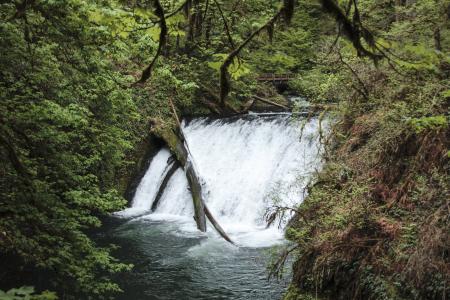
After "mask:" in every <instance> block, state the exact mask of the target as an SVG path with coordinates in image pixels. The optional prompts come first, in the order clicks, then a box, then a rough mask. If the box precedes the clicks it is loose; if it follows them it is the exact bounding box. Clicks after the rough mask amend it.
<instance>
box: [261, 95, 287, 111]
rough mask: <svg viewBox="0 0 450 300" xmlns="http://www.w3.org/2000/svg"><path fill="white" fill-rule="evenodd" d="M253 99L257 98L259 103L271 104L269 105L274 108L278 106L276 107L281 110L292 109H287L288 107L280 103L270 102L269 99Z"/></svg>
mask: <svg viewBox="0 0 450 300" xmlns="http://www.w3.org/2000/svg"><path fill="white" fill-rule="evenodd" d="M253 98H255V99H256V100H259V101H261V102H263V103H266V104H269V105H273V106H276V107H279V108H282V109H285V110H290V108H289V107H287V106H286V105H283V104H279V103H276V102H273V101H270V100H268V99H264V98H261V97H258V96H253Z"/></svg>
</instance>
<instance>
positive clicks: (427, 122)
mask: <svg viewBox="0 0 450 300" xmlns="http://www.w3.org/2000/svg"><path fill="white" fill-rule="evenodd" d="M409 124H410V125H411V126H412V127H413V129H414V130H415V131H416V132H417V133H421V132H422V131H424V130H438V129H441V128H447V127H448V125H449V120H448V117H447V116H444V115H440V116H432V117H422V118H414V119H411V120H410V121H409Z"/></svg>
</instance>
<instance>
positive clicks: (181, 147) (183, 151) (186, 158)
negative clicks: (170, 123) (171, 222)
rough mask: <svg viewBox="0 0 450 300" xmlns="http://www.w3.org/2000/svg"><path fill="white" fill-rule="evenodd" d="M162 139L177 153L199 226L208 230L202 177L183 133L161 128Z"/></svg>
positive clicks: (201, 229) (203, 230)
mask: <svg viewBox="0 0 450 300" xmlns="http://www.w3.org/2000/svg"><path fill="white" fill-rule="evenodd" d="M180 128H181V127H180ZM156 133H157V134H158V135H159V136H160V137H161V138H162V139H164V140H165V141H166V143H167V146H168V147H169V149H170V151H171V152H172V153H173V154H174V155H175V157H176V159H177V161H178V162H179V163H180V165H181V167H182V168H183V169H184V171H185V174H186V178H187V180H188V183H189V187H190V189H191V194H192V200H193V202H194V212H195V215H194V219H195V222H196V224H197V228H198V229H199V230H200V231H202V232H206V217H205V212H204V211H205V208H204V204H203V203H204V201H203V196H202V186H201V184H200V179H199V178H198V176H197V172H196V171H195V166H194V164H193V163H192V160H191V158H190V153H189V151H188V148H187V145H186V142H185V139H184V136H183V133H182V132H181V131H180V130H178V131H177V132H174V131H173V130H172V129H161V130H158V132H156Z"/></svg>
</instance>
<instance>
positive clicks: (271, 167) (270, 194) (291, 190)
mask: <svg viewBox="0 0 450 300" xmlns="http://www.w3.org/2000/svg"><path fill="white" fill-rule="evenodd" d="M300 123H301V120H298V119H293V118H291V117H290V116H283V115H280V116H276V117H258V116H253V117H247V118H240V119H237V120H226V119H225V120H224V119H219V120H210V119H206V118H200V119H195V120H193V121H191V122H189V123H188V124H186V123H183V131H184V134H185V136H186V139H187V143H188V145H189V149H190V151H191V153H192V156H193V158H194V161H195V165H196V168H197V172H198V174H199V176H200V177H201V179H202V181H203V183H204V184H203V192H204V199H205V203H206V205H207V206H208V207H209V209H210V211H211V212H212V214H213V215H214V216H215V218H216V219H217V221H218V222H219V224H220V225H221V226H222V227H223V228H224V230H225V232H227V233H228V234H229V235H230V237H231V239H233V240H234V241H235V242H236V243H237V244H238V245H242V246H248V247H266V246H270V245H273V244H276V243H280V242H281V241H282V240H283V232H282V230H281V229H278V228H277V227H270V228H266V224H265V222H264V212H265V211H266V209H267V208H268V207H269V206H271V205H272V204H273V201H277V203H278V204H279V205H281V206H289V205H291V206H293V205H296V204H299V203H300V202H301V201H302V200H303V190H304V187H305V185H306V183H307V180H306V179H308V178H310V176H311V173H312V172H314V171H315V170H316V169H317V168H319V166H320V159H319V148H320V146H319V141H318V121H317V119H312V120H310V121H308V122H306V125H305V126H304V128H303V134H302V139H300V135H301V133H300V127H301V126H300ZM161 152H163V154H160V153H161ZM161 152H160V153H159V154H158V155H157V156H156V157H155V158H154V159H153V161H152V164H151V166H150V168H149V171H148V172H147V173H152V174H159V175H153V177H152V176H150V175H149V177H148V178H147V174H146V176H145V177H144V179H143V180H142V182H141V184H140V185H139V188H138V191H139V193H138V192H137V193H136V197H135V200H134V201H133V205H132V208H130V209H128V210H129V211H133V210H140V211H141V212H142V210H145V209H147V210H148V209H149V208H150V207H151V205H152V202H153V200H154V196H155V195H153V196H152V195H151V193H157V190H158V188H157V187H155V186H159V183H160V181H161V180H162V178H161V177H162V176H163V175H164V173H165V171H164V167H163V165H164V164H165V163H166V161H167V158H168V157H169V155H170V154H168V151H167V150H165V149H163V150H161ZM152 178H153V181H152ZM302 179H305V180H302ZM147 186H148V187H147ZM141 190H145V191H146V193H145V195H144V194H143V192H142V191H141ZM121 214H122V215H127V213H121ZM193 214H194V212H193V205H192V199H191V195H190V193H189V190H188V184H187V180H186V178H185V175H184V173H183V171H182V170H181V169H179V170H178V171H177V172H176V173H175V174H174V175H173V177H172V178H171V180H170V181H169V183H168V185H167V187H166V190H165V192H164V195H163V197H162V198H161V200H160V203H159V205H158V208H157V209H156V211H155V212H154V213H152V214H149V215H146V216H144V217H142V218H143V219H149V220H154V221H162V220H163V221H168V222H178V223H179V226H180V230H181V232H185V233H186V234H193V233H194V232H196V231H197V229H196V227H195V222H194V220H193ZM128 215H129V214H128ZM208 225H209V226H208V233H207V236H209V237H212V238H213V239H216V238H217V239H220V237H219V236H218V234H217V233H215V231H214V229H213V228H212V226H211V225H210V224H208Z"/></svg>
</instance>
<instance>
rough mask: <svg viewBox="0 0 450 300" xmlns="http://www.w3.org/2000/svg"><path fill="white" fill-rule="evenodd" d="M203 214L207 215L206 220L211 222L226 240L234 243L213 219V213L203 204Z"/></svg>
mask: <svg viewBox="0 0 450 300" xmlns="http://www.w3.org/2000/svg"><path fill="white" fill-rule="evenodd" d="M205 214H206V216H207V217H208V220H209V221H210V222H211V224H212V225H213V226H214V228H215V229H216V230H217V232H218V233H219V234H220V235H221V236H222V237H223V238H224V239H225V240H226V241H227V242H230V243H232V244H233V245H234V242H233V241H232V240H231V239H230V237H229V236H228V235H227V234H226V233H225V231H224V230H223V229H222V227H221V226H220V225H219V223H218V222H217V221H216V219H214V217H213V215H212V214H211V212H210V211H209V209H208V207H207V206H206V205H205Z"/></svg>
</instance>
